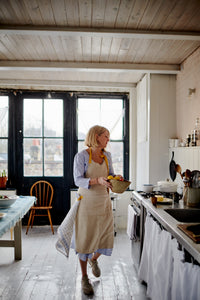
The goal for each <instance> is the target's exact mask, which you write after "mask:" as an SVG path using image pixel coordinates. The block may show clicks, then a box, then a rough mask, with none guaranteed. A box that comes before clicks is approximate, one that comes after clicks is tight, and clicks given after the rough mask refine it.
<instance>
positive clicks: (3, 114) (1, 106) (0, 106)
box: [0, 96, 8, 137]
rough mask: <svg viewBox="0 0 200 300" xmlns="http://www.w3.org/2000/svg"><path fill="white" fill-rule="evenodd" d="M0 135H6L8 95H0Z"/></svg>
mask: <svg viewBox="0 0 200 300" xmlns="http://www.w3.org/2000/svg"><path fill="white" fill-rule="evenodd" d="M0 124H1V126H0V137H8V97H7V96H0Z"/></svg>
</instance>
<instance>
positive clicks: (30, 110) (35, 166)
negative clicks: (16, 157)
mask: <svg viewBox="0 0 200 300" xmlns="http://www.w3.org/2000/svg"><path fill="white" fill-rule="evenodd" d="M63 132H64V130H63V99H43V98H40V99H38V98H36V99H32V98H24V101H23V170H24V174H23V175H24V176H32V177H33V176H34V177H36V176H39V177H41V176H54V177H55V176H63V162H64V159H63V144H64V141H63V140H64V137H63Z"/></svg>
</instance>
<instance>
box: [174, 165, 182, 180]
mask: <svg viewBox="0 0 200 300" xmlns="http://www.w3.org/2000/svg"><path fill="white" fill-rule="evenodd" d="M175 169H176V173H179V174H180V175H181V178H182V169H181V166H180V165H179V164H176V166H175Z"/></svg>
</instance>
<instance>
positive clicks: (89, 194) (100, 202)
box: [75, 159, 114, 254]
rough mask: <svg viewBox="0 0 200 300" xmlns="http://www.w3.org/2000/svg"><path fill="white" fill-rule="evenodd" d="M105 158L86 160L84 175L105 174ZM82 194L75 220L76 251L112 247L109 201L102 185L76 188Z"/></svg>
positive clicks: (86, 252)
mask: <svg viewBox="0 0 200 300" xmlns="http://www.w3.org/2000/svg"><path fill="white" fill-rule="evenodd" d="M107 174H108V169H107V165H106V162H105V160H103V162H102V164H99V163H96V162H94V161H93V160H91V159H90V163H89V165H88V170H87V171H86V176H85V177H86V178H96V177H107ZM78 194H80V195H81V196H82V199H81V201H80V204H79V208H78V212H77V215H76V221H75V232H76V235H75V240H76V252H78V253H84V254H89V253H93V252H95V251H96V250H98V249H112V248H113V243H114V226H113V213H112V204H111V199H110V196H109V192H108V190H107V187H106V186H103V185H100V184H96V185H92V186H91V187H90V188H89V189H84V188H79V190H78Z"/></svg>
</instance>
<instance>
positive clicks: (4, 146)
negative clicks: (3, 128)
mask: <svg viewBox="0 0 200 300" xmlns="http://www.w3.org/2000/svg"><path fill="white" fill-rule="evenodd" d="M3 170H5V171H6V175H8V140H7V139H0V176H1V173H2V171H3Z"/></svg>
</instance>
